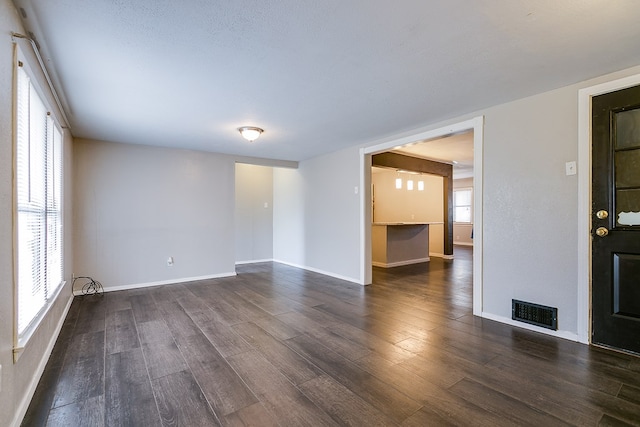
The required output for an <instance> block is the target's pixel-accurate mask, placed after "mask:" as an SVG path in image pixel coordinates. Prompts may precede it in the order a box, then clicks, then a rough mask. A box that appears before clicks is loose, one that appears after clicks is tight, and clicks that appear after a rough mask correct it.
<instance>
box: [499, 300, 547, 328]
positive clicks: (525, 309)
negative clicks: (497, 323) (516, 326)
mask: <svg viewBox="0 0 640 427" xmlns="http://www.w3.org/2000/svg"><path fill="white" fill-rule="evenodd" d="M511 319H513V320H519V321H520V322H525V323H531V324H532V325H536V326H542V327H543V328H548V329H553V330H554V331H555V330H557V329H558V309H557V308H556V307H547V306H545V305H540V304H533V303H531V302H525V301H518V300H515V299H513V300H511Z"/></svg>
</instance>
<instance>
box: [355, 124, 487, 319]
mask: <svg viewBox="0 0 640 427" xmlns="http://www.w3.org/2000/svg"><path fill="white" fill-rule="evenodd" d="M468 130H473V154H474V156H473V187H474V190H473V203H474V210H473V222H474V224H473V228H474V230H473V314H474V315H476V316H481V315H482V238H483V236H482V211H483V208H482V200H483V184H482V177H483V172H482V165H483V159H482V156H483V149H482V146H483V143H484V117H483V116H478V117H474V118H473V119H470V120H465V121H462V122H459V123H455V124H452V125H450V126H444V127H440V128H437V129H433V130H429V131H426V132H421V133H417V134H414V135H409V136H405V137H402V138H398V139H394V140H392V141H388V142H383V143H379V144H374V145H371V146H369V147H365V148H362V149H360V188H361V189H362V191H361V192H360V280H361V283H362V284H363V285H368V284H371V280H372V279H371V209H370V208H369V206H371V191H370V188H371V155H372V154H376V153H380V152H384V151H388V150H390V149H392V148H394V147H397V146H402V145H405V144H408V143H411V142H416V141H422V140H428V139H435V138H440V137H443V136H446V135H450V134H453V133H458V132H464V131H468Z"/></svg>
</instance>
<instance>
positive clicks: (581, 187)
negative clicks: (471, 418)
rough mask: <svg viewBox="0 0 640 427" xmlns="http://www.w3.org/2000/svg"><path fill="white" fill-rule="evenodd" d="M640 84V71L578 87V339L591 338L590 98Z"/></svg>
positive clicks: (589, 340) (586, 340)
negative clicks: (627, 75)
mask: <svg viewBox="0 0 640 427" xmlns="http://www.w3.org/2000/svg"><path fill="white" fill-rule="evenodd" d="M639 84H640V74H636V75H633V76H629V77H625V78H621V79H617V80H612V81H609V82H605V83H601V84H598V85H595V86H590V87H586V88H584V89H580V90H579V91H578V301H577V304H578V310H577V313H578V319H577V323H578V341H579V342H581V343H584V344H589V343H590V342H591V98H593V97H594V96H597V95H602V94H604V93H609V92H613V91H616V90H620V89H625V88H628V87H632V86H637V85H639Z"/></svg>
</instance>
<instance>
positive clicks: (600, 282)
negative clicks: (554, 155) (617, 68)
mask: <svg viewBox="0 0 640 427" xmlns="http://www.w3.org/2000/svg"><path fill="white" fill-rule="evenodd" d="M592 115H593V116H592V135H593V137H592V138H593V139H592V160H593V170H592V212H591V214H592V217H591V218H592V219H591V235H592V238H591V239H592V247H591V248H592V293H591V298H592V299H591V306H592V322H593V323H592V343H594V344H598V345H604V346H607V347H614V348H618V349H623V350H627V351H632V352H635V353H640V86H635V87H632V88H629V89H623V90H619V91H616V92H612V93H608V94H605V95H600V96H596V97H594V98H593V100H592Z"/></svg>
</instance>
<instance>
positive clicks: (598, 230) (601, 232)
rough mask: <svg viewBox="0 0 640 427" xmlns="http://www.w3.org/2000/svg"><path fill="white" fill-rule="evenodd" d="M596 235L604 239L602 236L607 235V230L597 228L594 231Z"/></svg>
mask: <svg viewBox="0 0 640 427" xmlns="http://www.w3.org/2000/svg"><path fill="white" fill-rule="evenodd" d="M596 234H597V235H598V236H600V237H604V236H606V235H607V234H609V230H607V229H606V228H604V227H598V228H597V229H596Z"/></svg>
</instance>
